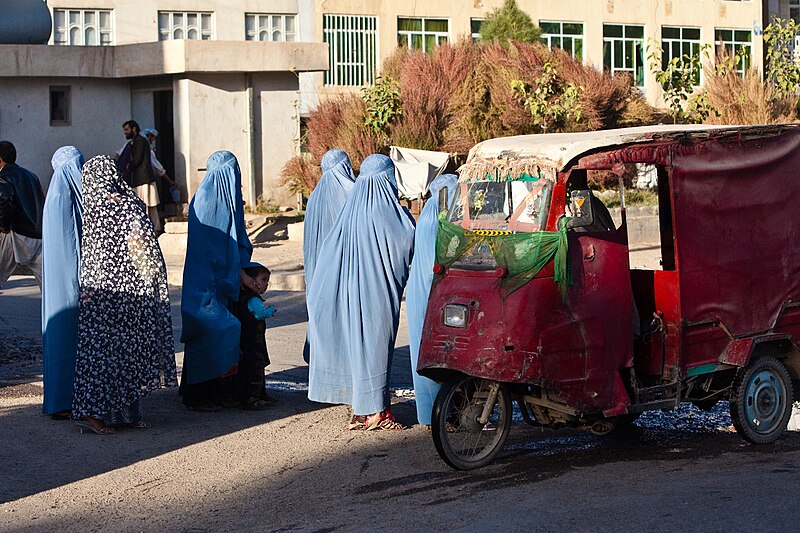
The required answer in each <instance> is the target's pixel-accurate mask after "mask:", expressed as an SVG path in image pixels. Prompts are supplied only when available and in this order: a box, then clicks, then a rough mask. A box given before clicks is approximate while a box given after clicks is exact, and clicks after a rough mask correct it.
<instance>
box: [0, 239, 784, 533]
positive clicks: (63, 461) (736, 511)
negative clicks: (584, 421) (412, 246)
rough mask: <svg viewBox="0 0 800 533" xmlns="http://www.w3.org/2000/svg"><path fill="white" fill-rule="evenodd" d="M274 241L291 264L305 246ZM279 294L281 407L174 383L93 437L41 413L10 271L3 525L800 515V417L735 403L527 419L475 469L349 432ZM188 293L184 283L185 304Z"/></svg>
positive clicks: (25, 293) (605, 524) (354, 524)
mask: <svg viewBox="0 0 800 533" xmlns="http://www.w3.org/2000/svg"><path fill="white" fill-rule="evenodd" d="M272 253H274V254H275V257H276V261H278V260H281V261H284V262H285V263H286V264H289V263H291V262H292V257H293V256H292V253H294V252H291V253H289V252H287V254H286V255H285V256H283V259H281V257H282V256H281V253H280V247H276V248H273V249H272ZM287 258H288V259H287ZM168 266H169V268H170V269H173V268H177V267H176V266H175V265H168ZM174 277H175V276H174V273H173V272H171V274H170V279H174ZM271 298H272V299H273V301H274V302H275V305H276V306H277V307H278V308H279V310H280V314H279V316H276V322H275V323H273V324H271V326H270V329H269V331H268V340H269V342H270V350H271V355H272V356H273V361H274V364H273V366H272V367H271V372H272V373H271V374H270V375H269V376H268V386H269V387H270V388H271V389H272V390H273V392H274V393H275V394H276V395H277V396H278V397H279V399H280V402H279V403H278V404H277V405H275V406H273V407H272V408H271V409H270V410H267V411H263V412H246V411H240V410H235V409H234V410H225V411H221V412H218V413H195V412H189V411H187V410H186V409H184V408H183V407H182V405H181V403H180V401H179V398H178V396H177V391H175V390H174V389H169V390H162V391H158V392H156V393H154V394H152V395H151V396H150V397H148V398H147V399H146V400H145V405H144V407H145V410H146V413H147V415H148V418H149V420H150V422H151V423H152V424H153V427H152V428H151V429H148V430H134V429H128V430H121V431H119V432H118V433H117V434H116V435H113V436H97V435H93V434H81V433H80V432H79V431H78V428H77V427H76V426H75V425H74V423H72V422H63V421H55V420H51V419H50V418H48V417H45V416H42V415H41V414H39V413H40V405H41V374H40V372H41V366H40V363H39V361H38V359H37V357H38V355H37V354H38V350H40V339H38V338H37V335H36V332H37V328H38V323H37V320H38V315H37V313H38V306H39V300H38V289H36V287H35V286H34V285H33V284H32V282H31V281H30V279H27V278H20V277H16V278H12V282H11V283H10V284H9V285H8V287H7V288H4V289H3V291H1V292H0V354H2V355H0V439H2V448H0V450H2V451H0V531H2V532H6V531H9V532H11V531H14V532H16V531H154V532H155V531H184V532H200V531H318V532H323V531H325V532H327V531H337V530H341V531H374V530H385V531H414V530H422V531H487V530H506V531H523V530H530V529H535V530H537V531H559V532H561V531H609V530H614V531H618V530H647V531H675V530H687V529H693V530H698V531H753V530H756V531H762V530H775V531H777V530H794V529H796V528H797V517H798V512H797V509H796V505H797V504H796V494H797V493H798V491H800V475H798V474H800V433H797V432H790V433H788V434H787V435H786V436H785V437H784V438H782V439H781V440H780V441H778V442H777V443H776V444H775V445H771V446H761V447H759V446H752V445H749V444H746V443H745V442H744V441H743V440H742V439H741V438H740V437H738V435H736V434H735V433H732V432H731V430H730V428H729V424H730V420H729V419H728V418H727V414H726V409H725V407H726V406H725V405H724V404H719V405H718V406H717V407H716V408H715V409H714V410H713V411H712V412H708V413H706V412H701V411H698V410H697V409H695V408H693V407H687V408H685V409H683V408H682V409H681V411H680V412H678V413H661V412H656V413H650V414H647V415H646V416H644V417H642V418H641V419H640V420H639V421H637V423H636V425H634V426H633V427H631V428H630V429H628V430H625V431H620V432H616V433H613V434H611V435H609V436H606V437H597V436H594V435H592V434H590V433H587V432H580V431H571V430H570V431H567V430H561V431H542V430H536V429H533V428H529V427H527V426H525V425H524V424H523V423H521V422H516V423H515V424H514V426H513V427H512V430H511V435H510V437H509V441H508V443H507V445H506V447H505V449H504V451H503V452H501V454H500V455H499V456H498V458H497V460H496V461H495V462H494V463H493V464H492V465H490V466H488V467H486V468H484V469H481V470H479V471H475V472H467V473H464V472H456V471H453V470H451V469H450V468H449V467H447V466H446V465H445V464H444V463H443V462H442V461H441V459H440V458H439V457H438V455H437V453H436V451H435V449H434V446H433V444H432V441H431V435H430V432H429V431H427V430H425V429H423V428H420V427H419V426H416V427H412V428H411V429H408V430H405V431H399V432H353V433H350V432H347V431H345V430H344V429H343V428H344V424H345V422H346V421H347V418H348V412H347V408H346V407H343V406H327V405H321V404H316V403H312V402H310V401H308V399H307V398H306V383H305V381H306V370H305V366H304V365H303V364H302V362H301V361H300V356H299V353H300V349H301V348H302V344H303V340H304V336H305V309H304V303H303V302H304V300H303V294H302V293H298V292H294V293H293V292H273V293H271ZM178 300H179V287H173V304H174V312H173V317H177V318H176V320H179V313H178V312H177V301H178ZM176 325H177V326H179V323H177V324H176ZM404 327H405V325H404V324H401V332H402V331H403V329H404ZM178 329H179V327H178ZM406 345H407V341H406V340H405V337H404V336H402V335H401V337H400V338H399V339H398V347H399V348H398V350H397V353H396V356H395V359H396V360H395V366H394V367H393V380H392V387H393V389H394V395H393V402H394V411H395V413H396V414H397V416H398V418H399V419H400V421H401V422H404V423H406V424H409V425H410V424H412V423H413V422H414V418H415V414H414V403H413V394H412V393H411V391H409V390H408V389H409V384H410V366H409V364H408V352H407V346H406ZM176 347H177V348H178V350H179V354H178V355H179V362H180V355H181V354H180V348H181V346H180V344H179V343H176Z"/></svg>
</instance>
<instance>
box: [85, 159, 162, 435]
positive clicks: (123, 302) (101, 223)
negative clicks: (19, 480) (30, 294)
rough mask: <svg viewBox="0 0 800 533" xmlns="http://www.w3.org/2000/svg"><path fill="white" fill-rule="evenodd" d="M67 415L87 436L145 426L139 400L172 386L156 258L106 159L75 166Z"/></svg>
mask: <svg viewBox="0 0 800 533" xmlns="http://www.w3.org/2000/svg"><path fill="white" fill-rule="evenodd" d="M82 184H83V204H84V214H83V241H82V243H81V272H80V292H81V294H80V298H81V301H80V308H79V315H78V352H77V358H76V364H75V394H74V396H73V400H72V416H73V418H74V419H76V420H80V421H81V423H82V426H83V427H84V428H86V429H88V430H90V431H93V432H94V433H98V434H108V433H113V431H114V427H115V426H119V425H126V426H130V427H138V428H146V427H148V426H149V425H148V424H147V422H145V420H144V418H143V415H142V411H141V406H140V400H141V399H142V397H143V396H145V395H146V394H147V393H148V392H150V391H152V390H153V389H157V388H159V387H164V386H175V385H176V384H177V380H176V372H175V350H174V344H173V339H172V318H171V316H170V304H169V292H168V288H167V273H166V268H165V266H164V258H163V256H162V255H161V249H160V248H159V246H158V241H156V236H155V232H154V231H153V225H152V223H151V222H150V219H149V218H148V217H147V213H146V209H145V206H144V204H143V203H142V201H141V200H140V199H139V198H138V197H137V196H136V194H135V193H134V192H133V190H132V189H131V188H130V187H129V186H128V185H126V184H125V183H123V181H122V179H121V178H120V177H119V176H118V175H117V171H116V167H115V166H114V161H113V160H112V159H111V158H109V157H106V156H97V157H94V158H92V159H90V160H89V161H88V162H87V163H86V164H85V165H84V167H83V182H82Z"/></svg>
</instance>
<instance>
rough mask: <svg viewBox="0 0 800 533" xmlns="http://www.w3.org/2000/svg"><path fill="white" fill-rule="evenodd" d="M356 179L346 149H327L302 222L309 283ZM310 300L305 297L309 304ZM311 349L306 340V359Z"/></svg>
mask: <svg viewBox="0 0 800 533" xmlns="http://www.w3.org/2000/svg"><path fill="white" fill-rule="evenodd" d="M355 180H356V177H355V175H354V174H353V167H352V166H351V164H350V158H349V157H347V154H346V153H345V152H344V151H343V150H328V152H326V153H325V155H324V156H322V177H321V178H320V180H319V183H318V184H317V186H316V187H314V190H313V191H311V196H309V198H308V203H307V204H306V215H305V220H304V224H303V269H304V272H305V279H306V287H310V286H311V280H312V278H313V277H314V269H315V268H316V265H317V256H318V255H319V251H320V249H321V248H322V243H323V242H324V241H325V237H327V236H328V234H329V233H330V231H331V229H332V228H333V226H334V224H335V223H336V219H337V218H338V217H339V214H340V213H341V212H342V208H343V207H344V204H345V202H346V201H347V197H348V196H350V192H351V191H352V190H353V186H354V185H355ZM307 295H308V293H306V296H307ZM308 304H309V302H308V298H307V297H306V307H308ZM309 349H310V346H309V344H308V340H306V344H305V347H304V348H303V359H305V361H306V362H308V360H309Z"/></svg>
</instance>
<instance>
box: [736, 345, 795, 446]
mask: <svg viewBox="0 0 800 533" xmlns="http://www.w3.org/2000/svg"><path fill="white" fill-rule="evenodd" d="M793 399H794V390H793V388H792V378H791V377H790V376H789V371H788V370H786V366H784V364H783V363H781V362H780V361H779V360H777V359H775V358H774V357H770V356H761V357H757V358H755V359H753V360H752V361H750V363H749V364H748V365H747V366H746V367H744V368H742V369H740V370H739V372H738V373H737V374H736V377H735V378H734V380H733V385H731V398H730V408H731V420H732V421H733V426H734V427H735V428H736V431H737V432H738V433H739V435H741V436H742V438H744V439H745V440H747V441H749V442H752V443H753V444H769V443H771V442H774V441H775V440H776V439H778V437H780V436H781V435H783V433H784V432H785V431H786V426H787V424H788V423H789V417H790V416H791V414H792V402H793Z"/></svg>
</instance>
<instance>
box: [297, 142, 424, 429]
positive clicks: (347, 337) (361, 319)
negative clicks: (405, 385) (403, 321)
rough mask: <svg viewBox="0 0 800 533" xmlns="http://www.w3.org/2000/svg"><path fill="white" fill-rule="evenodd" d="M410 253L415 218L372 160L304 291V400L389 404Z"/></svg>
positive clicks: (361, 410) (379, 161)
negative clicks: (306, 369) (307, 312)
mask: <svg viewBox="0 0 800 533" xmlns="http://www.w3.org/2000/svg"><path fill="white" fill-rule="evenodd" d="M413 247H414V220H413V218H411V215H410V214H409V213H408V211H407V210H406V209H405V208H403V207H402V206H401V205H400V203H399V202H398V200H397V185H396V182H395V176H394V163H392V161H391V159H389V158H388V157H386V156H383V155H371V156H369V157H368V158H367V159H365V160H364V163H363V164H362V165H361V172H360V175H359V178H358V180H357V181H356V184H355V187H354V188H353V191H352V193H351V194H350V197H349V198H348V199H347V202H346V203H345V205H344V208H343V209H342V212H341V214H340V215H339V218H338V219H337V221H336V224H335V225H334V227H333V229H332V230H331V232H330V234H329V235H328V237H327V238H326V239H325V241H324V242H323V244H322V248H321V250H320V252H319V257H318V259H317V264H319V265H320V268H319V269H317V271H316V272H315V273H314V276H313V278H312V281H311V287H310V288H309V289H308V291H309V294H308V300H309V303H310V306H309V309H310V315H309V322H308V340H309V342H310V344H311V352H312V353H313V357H312V358H311V364H310V366H309V387H308V398H309V399H310V400H313V401H317V402H325V403H344V404H351V405H352V406H353V413H354V414H356V415H368V414H372V413H377V412H380V411H383V410H384V409H385V408H386V407H387V406H388V405H389V369H390V368H391V361H392V354H393V352H394V341H395V337H396V336H397V326H398V323H399V320H400V300H401V298H402V296H403V288H404V287H405V284H406V281H407V279H408V267H409V264H410V262H411V254H412V251H413Z"/></svg>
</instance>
